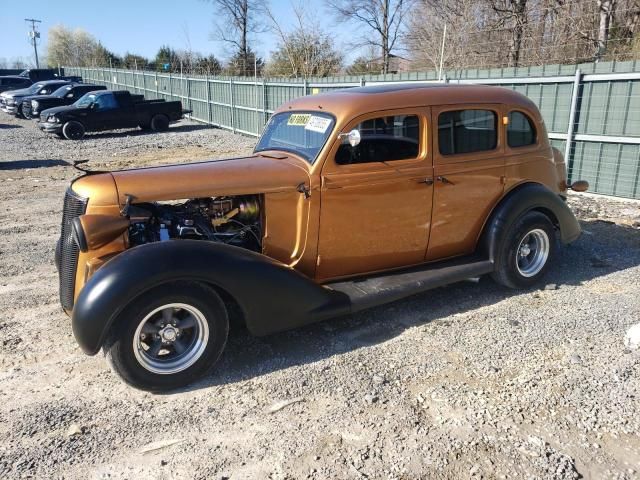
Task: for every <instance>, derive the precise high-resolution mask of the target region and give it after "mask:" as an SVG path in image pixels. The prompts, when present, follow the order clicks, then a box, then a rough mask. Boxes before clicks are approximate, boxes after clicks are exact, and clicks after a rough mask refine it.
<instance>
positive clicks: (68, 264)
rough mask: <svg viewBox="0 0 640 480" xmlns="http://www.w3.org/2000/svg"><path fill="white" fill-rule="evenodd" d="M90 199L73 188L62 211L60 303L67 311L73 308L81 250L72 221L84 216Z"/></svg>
mask: <svg viewBox="0 0 640 480" xmlns="http://www.w3.org/2000/svg"><path fill="white" fill-rule="evenodd" d="M87 201H88V199H86V198H83V197H81V196H79V195H78V194H77V193H75V192H74V191H73V190H71V188H68V189H67V192H66V193H65V195H64V206H63V209H62V232H61V234H60V248H59V264H58V275H59V277H60V303H61V304H62V307H63V308H64V309H65V310H71V309H72V308H73V296H74V290H75V283H76V269H77V268H78V255H79V253H80V250H79V248H78V245H77V244H76V242H75V241H74V240H73V235H72V230H71V221H72V220H73V219H74V218H76V217H79V216H80V215H83V214H84V212H85V211H86V209H87Z"/></svg>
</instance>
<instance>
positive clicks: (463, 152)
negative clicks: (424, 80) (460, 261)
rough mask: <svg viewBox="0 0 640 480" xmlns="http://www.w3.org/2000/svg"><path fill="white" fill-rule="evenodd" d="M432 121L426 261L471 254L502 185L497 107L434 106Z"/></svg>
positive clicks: (498, 107) (502, 141)
mask: <svg viewBox="0 0 640 480" xmlns="http://www.w3.org/2000/svg"><path fill="white" fill-rule="evenodd" d="M431 118H432V122H433V123H432V124H433V125H434V128H433V129H432V136H433V152H434V154H433V169H434V191H433V224H432V227H431V236H430V242H429V247H428V249H427V255H426V257H425V259H426V260H427V261H431V260H437V259H441V258H448V257H454V256H458V255H465V254H469V253H472V252H473V251H474V249H475V247H476V243H477V239H478V236H479V234H480V231H481V229H482V226H483V225H484V222H485V220H486V218H487V216H488V215H489V213H490V212H491V210H492V209H493V207H494V205H495V204H496V202H497V201H498V200H499V199H500V197H501V196H502V193H503V191H504V182H505V177H504V175H505V160H504V138H503V133H502V132H503V130H502V129H501V128H500V125H501V123H502V121H503V119H502V107H501V105H497V104H473V105H469V104H465V105H444V106H438V107H432V117H431Z"/></svg>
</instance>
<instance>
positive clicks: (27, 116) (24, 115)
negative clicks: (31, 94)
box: [22, 110, 33, 120]
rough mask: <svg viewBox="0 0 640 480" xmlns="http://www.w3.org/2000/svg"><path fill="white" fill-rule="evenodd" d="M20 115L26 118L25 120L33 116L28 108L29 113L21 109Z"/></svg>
mask: <svg viewBox="0 0 640 480" xmlns="http://www.w3.org/2000/svg"><path fill="white" fill-rule="evenodd" d="M22 116H23V117H24V118H26V119H27V120H31V119H32V118H33V116H32V115H31V110H29V113H27V112H25V111H24V110H22Z"/></svg>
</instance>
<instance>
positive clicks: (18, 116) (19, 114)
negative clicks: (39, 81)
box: [16, 104, 25, 118]
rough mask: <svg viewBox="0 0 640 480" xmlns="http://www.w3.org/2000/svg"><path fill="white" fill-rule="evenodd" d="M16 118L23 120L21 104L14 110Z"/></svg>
mask: <svg viewBox="0 0 640 480" xmlns="http://www.w3.org/2000/svg"><path fill="white" fill-rule="evenodd" d="M16 118H25V117H24V114H23V113H22V104H20V105H18V109H17V110H16Z"/></svg>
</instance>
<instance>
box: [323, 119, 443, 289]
mask: <svg viewBox="0 0 640 480" xmlns="http://www.w3.org/2000/svg"><path fill="white" fill-rule="evenodd" d="M428 118H429V109H428V108H413V109H403V110H388V111H382V112H376V113H372V114H368V115H365V116H362V117H359V118H357V119H354V120H353V121H352V122H350V124H349V125H348V126H347V129H346V130H345V131H350V130H351V129H358V130H359V132H360V136H361V140H360V144H359V145H357V146H356V147H351V146H350V145H348V144H345V143H344V141H343V140H337V141H336V143H335V144H334V145H333V148H332V149H331V151H330V152H329V154H328V156H327V159H326V161H325V164H324V166H323V168H322V172H321V176H322V184H321V211H320V228H319V239H318V259H317V269H316V272H317V276H318V278H319V279H321V280H323V279H324V280H326V279H329V278H337V277H345V276H351V275H358V274H363V273H368V272H374V271H380V270H387V269H391V268H397V267H402V266H407V265H414V264H417V263H420V262H422V261H424V255H425V251H426V249H427V244H428V241H429V228H430V222H431V200H432V189H433V185H432V174H433V168H432V162H431V152H430V148H429V143H430V142H429V135H427V133H426V132H427V123H428Z"/></svg>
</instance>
